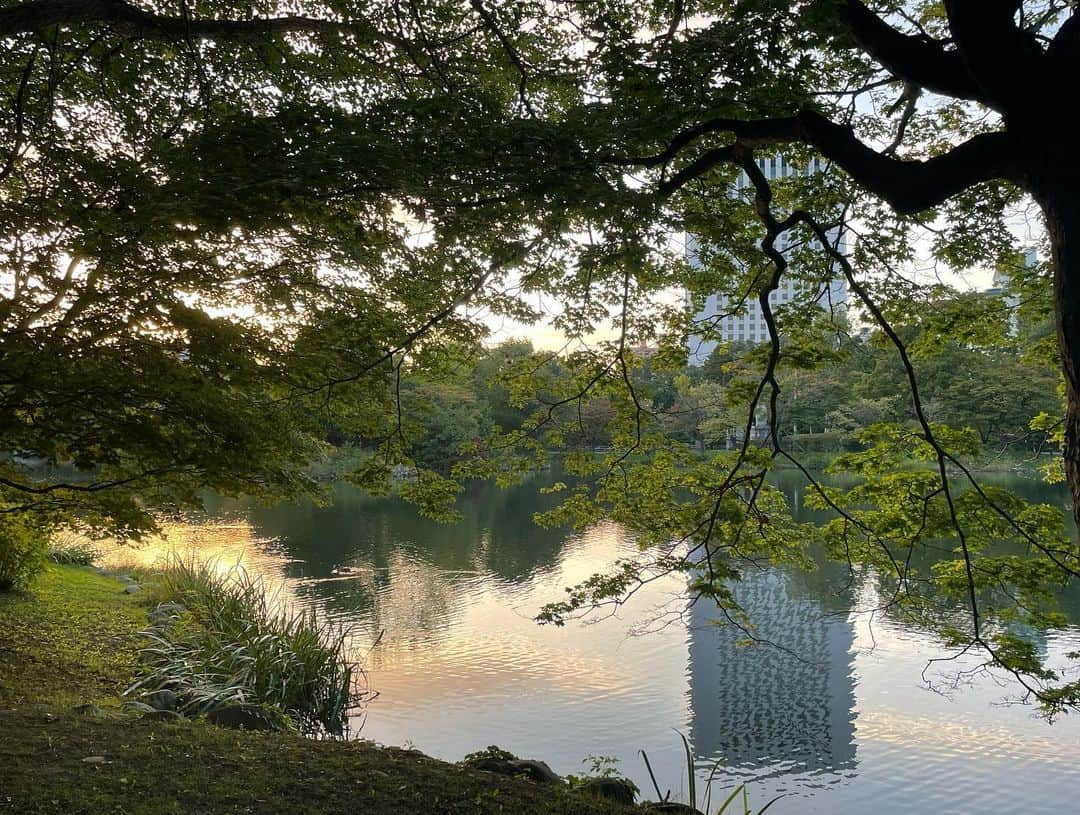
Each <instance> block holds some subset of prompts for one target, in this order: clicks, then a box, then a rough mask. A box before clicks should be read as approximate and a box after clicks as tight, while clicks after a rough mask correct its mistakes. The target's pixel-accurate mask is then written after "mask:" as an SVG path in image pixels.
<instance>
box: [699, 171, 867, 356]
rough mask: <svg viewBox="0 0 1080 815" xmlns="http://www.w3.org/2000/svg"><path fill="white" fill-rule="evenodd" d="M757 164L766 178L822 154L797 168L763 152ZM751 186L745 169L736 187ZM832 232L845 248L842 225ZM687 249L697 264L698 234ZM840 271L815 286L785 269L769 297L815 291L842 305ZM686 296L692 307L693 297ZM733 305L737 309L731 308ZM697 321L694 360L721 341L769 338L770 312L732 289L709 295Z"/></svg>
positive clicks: (829, 303)
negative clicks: (735, 297) (812, 288)
mask: <svg viewBox="0 0 1080 815" xmlns="http://www.w3.org/2000/svg"><path fill="white" fill-rule="evenodd" d="M757 165H758V167H759V168H761V171H762V172H763V173H764V174H765V177H766V178H767V179H769V180H770V181H775V180H777V179H781V178H787V177H789V176H794V175H800V174H803V173H808V172H809V173H814V172H819V171H820V170H821V159H818V158H815V159H814V160H813V161H811V163H810V165H809V166H808V167H806V168H803V169H799V168H797V167H796V166H794V165H793V164H791V163H789V162H788V161H787V160H786V159H784V158H782V157H780V156H774V157H772V158H759V159H758V160H757ZM748 186H750V179H749V178H748V177H747V175H746V173H740V174H739V178H738V180H737V181H736V182H735V187H736V190H737V191H740V192H741V191H742V190H744V189H746V188H747V187H748ZM829 237H830V239H832V240H834V241H837V246H838V248H839V250H840V251H841V252H844V251H846V245H845V242H844V237H843V235H842V234H841V233H840V232H839V230H833V231H832V232H831V233H830V236H829ZM790 240H791V239H790V236H789V235H787V234H784V235H781V236H780V238H779V240H778V242H777V248H778V249H779V250H780V251H781V252H785V253H786V252H788V251H790V249H791V242H790ZM686 253H687V257H688V259H689V261H690V263H691V265H696V264H698V243H697V240H696V238H694V236H693V235H690V236H688V237H687V241H686ZM835 272H836V273H835V274H834V275H833V276H832V277H831V279H830V280H829V282H828V283H827V284H824V283H823V284H822V285H821V286H819V287H818V290H817V291H812V292H811V291H807V290H806V284H805V282H804V281H802V280H797V279H795V276H794V275H791V274H788V275H785V276H784V278H783V279H782V280H781V281H780V286H779V288H778V289H777V290H776V291H774V292H772V293H771V294H770V295H769V302H770V303H771V304H772V305H773V306H778V305H783V304H784V303H789V302H791V301H792V300H795V299H796V297H798V298H800V299H804V298H807V297H810V298H812V299H814V300H816V301H817V303H818V305H820V306H821V307H822V308H825V309H837V310H842V309H843V308H844V304H845V301H846V299H847V281H846V280H845V279H844V276H843V274H842V273H841V272H840V270H839V269H836V270H835ZM687 300H688V302H687V305H688V307H689V298H687ZM733 311H736V312H738V313H731V312H733ZM694 324H695V325H696V326H698V327H700V329H702V330H701V333H696V334H694V335H692V336H691V337H690V339H689V351H690V364H691V365H702V364H704V362H705V360H707V359H708V358H709V355H710V354H712V352H713V351H714V350H716V346H717V344H718V342H750V343H755V344H756V343H763V342H767V341H768V340H769V330H768V327H767V326H766V324H765V315H764V314H763V313H762V311H761V305H760V304H759V303H758V301H757V299H756V298H753V297H751V298H747V300H746V302H745V303H743V304H741V305H740V304H738V303H737V301H733V300H732V298H730V297H729V296H728V295H725V294H719V293H717V294H710V295H709V296H708V297H707V298H706V300H705V307H704V308H703V309H702V310H701V311H699V312H698V313H696V314H695V315H694ZM706 331H707V334H706Z"/></svg>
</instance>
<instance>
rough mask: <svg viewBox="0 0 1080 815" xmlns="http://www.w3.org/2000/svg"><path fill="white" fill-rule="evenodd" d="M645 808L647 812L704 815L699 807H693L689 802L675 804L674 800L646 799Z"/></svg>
mask: <svg viewBox="0 0 1080 815" xmlns="http://www.w3.org/2000/svg"><path fill="white" fill-rule="evenodd" d="M645 809H646V810H647V811H648V812H664V813H667V815H704V813H703V812H702V811H701V810H700V809H694V808H693V807H692V806H690V805H689V804H677V803H675V802H674V801H647V802H646V803H645Z"/></svg>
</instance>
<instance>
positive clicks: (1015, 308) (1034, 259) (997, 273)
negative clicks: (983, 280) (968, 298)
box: [983, 247, 1039, 337]
mask: <svg viewBox="0 0 1080 815" xmlns="http://www.w3.org/2000/svg"><path fill="white" fill-rule="evenodd" d="M1023 261H1024V266H1025V267H1026V268H1028V269H1033V268H1034V267H1035V265H1036V264H1037V263H1038V262H1039V257H1038V255H1037V254H1036V252H1035V250H1034V249H1032V248H1030V247H1029V248H1027V249H1025V250H1024V253H1023ZM1010 283H1011V281H1010V280H1009V274H1008V272H1005V271H1003V270H1002V269H995V270H994V282H993V285H992V286H991V287H990V288H989V289H986V290H985V291H983V294H985V295H987V296H989V297H1000V298H1001V299H1002V301H1003V302H1004V303H1005V309H1006V311H1007V312H1008V321H1009V328H1008V332H1009V336H1010V337H1015V336H1016V335H1017V334H1018V333H1019V332H1020V313H1019V312H1020V298H1019V296H1017V294H1016V293H1015V292H1010V291H1009V287H1010Z"/></svg>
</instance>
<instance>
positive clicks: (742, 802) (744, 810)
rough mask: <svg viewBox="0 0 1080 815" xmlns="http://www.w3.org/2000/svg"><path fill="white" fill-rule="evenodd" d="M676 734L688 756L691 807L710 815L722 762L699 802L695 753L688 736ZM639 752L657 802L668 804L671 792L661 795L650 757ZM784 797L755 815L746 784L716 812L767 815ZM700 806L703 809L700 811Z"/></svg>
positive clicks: (739, 787)
mask: <svg viewBox="0 0 1080 815" xmlns="http://www.w3.org/2000/svg"><path fill="white" fill-rule="evenodd" d="M675 732H676V733H679V738H680V739H682V743H683V752H684V754H685V756H686V791H687V796H688V797H689V799H690V800H689V806H690V808H691V809H692V810H694V811H695V812H697V811H702V812H705V813H709V812H710V811H711V810H710V805H711V802H712V785H713V781H715V780H716V773H717V770H718V769H719V768H720V762H719V761H718V762H716V763H715V764H713V768H712V772H710V773H709V778H708V780H707V781H706V783H705V795H704V798H703V800H702V801H700V802H699V801H698V791H697V774H696V772H695V769H696V768H695V762H694V754H693V751H692V750H691V749H690V742H689V741H687V739H686V736H684V735H683V734H682V733H680V732H679V731H678V730H676V731H675ZM638 752H639V753H641V757H642V759H644V761H645V769H646V770H648V771H649V780H651V781H652V784H653V789H655V790H656V798H657V800H658V801H660V802H661V803H666V802H667V801H668V799H669V798H671V790H668V791H667V794H666V795H661V794H660V785H659V784H658V783H657V781H656V775H654V774H653V768H652V764H651V763H649V756H648V755H647V754H646V753H645V751H644V750H639V751H638ZM783 797H784V796H783V795H777V796H776V797H775V798H773V799H772V800H771V801H769V802H768V803H766V804H765V806H763V807H761V809H759V810H757V813H754V811H753V810H752V809H751V808H750V794H749V791H748V790H747V788H746V784H745V783H743V784H739V785H738V786H736V787H735V788H734V789H733V790H731V792H730V793H729V794H728V796H727V798H725V799H724V802H723V803H722V804H720V808H719V809H717V810H716V815H729V810H730V815H765V812H766V811H767V810H768V809H769V808H770V807H772V805H773V804H775V803H776V802H777V801H779V800H780V799H781V798H783ZM699 806H700V807H701V809H700V810H699V809H698V807H699ZM732 807H741V811H739V810H738V809H732Z"/></svg>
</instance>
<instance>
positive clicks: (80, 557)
mask: <svg viewBox="0 0 1080 815" xmlns="http://www.w3.org/2000/svg"><path fill="white" fill-rule="evenodd" d="M100 554H101V553H100V552H98V550H97V547H96V546H94V545H93V544H92V543H89V542H88V541H84V540H78V539H71V540H67V539H62V538H56V537H54V538H53V539H52V541H51V542H50V543H49V549H48V552H47V553H46V556H47V557H48V559H49V561H51V562H52V563H56V564H58V565H60V566H93V565H94V563H95V562H96V561H97V559H98V557H100Z"/></svg>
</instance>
